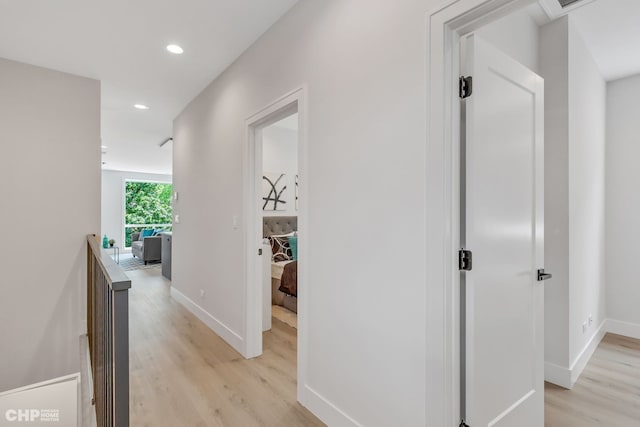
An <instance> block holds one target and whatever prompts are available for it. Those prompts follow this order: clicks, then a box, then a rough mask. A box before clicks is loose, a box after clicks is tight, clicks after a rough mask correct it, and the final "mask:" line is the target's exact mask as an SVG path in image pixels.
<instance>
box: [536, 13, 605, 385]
mask: <svg viewBox="0 0 640 427" xmlns="http://www.w3.org/2000/svg"><path fill="white" fill-rule="evenodd" d="M540 68H541V75H542V76H543V77H544V78H545V97H546V99H545V122H546V123H545V227H546V233H545V261H546V268H547V270H548V271H549V272H551V273H553V274H554V278H553V279H552V280H550V281H548V282H546V283H545V285H544V286H545V361H546V362H547V365H546V369H547V372H546V373H547V380H548V381H552V382H557V383H559V384H560V385H563V386H569V385H571V384H570V383H571V382H572V381H574V380H575V379H576V378H577V375H578V374H579V372H580V370H581V369H582V367H583V366H582V364H583V362H584V363H586V360H588V357H589V355H590V354H589V349H592V348H591V347H589V344H597V342H596V341H597V339H595V340H594V338H597V337H598V336H599V335H597V334H598V332H600V331H599V328H600V326H601V325H602V322H603V321H604V319H605V280H604V272H605V270H604V261H605V254H604V213H605V193H604V182H605V163H604V155H605V120H606V117H605V110H606V108H605V104H606V85H605V82H604V79H603V78H602V76H601V75H600V72H599V70H598V67H597V66H596V64H595V62H594V60H593V58H592V56H591V53H590V52H589V50H588V48H587V46H586V45H585V43H584V41H583V39H582V36H581V35H580V32H579V30H578V28H576V26H575V24H574V23H573V21H572V20H571V17H564V18H561V19H559V20H557V21H555V22H552V23H550V24H547V25H546V26H544V27H543V28H542V29H541V38H540ZM590 315H591V316H592V318H593V322H592V323H591V324H588V326H587V330H586V331H584V332H583V327H582V324H583V322H585V321H587V320H588V317H589V316H590ZM592 340H594V341H592ZM549 368H552V369H551V371H552V372H551V374H550V372H549ZM553 371H556V372H555V374H553ZM558 372H559V373H561V374H564V375H565V377H564V380H563V379H558V378H557V377H555V378H554V375H558Z"/></svg>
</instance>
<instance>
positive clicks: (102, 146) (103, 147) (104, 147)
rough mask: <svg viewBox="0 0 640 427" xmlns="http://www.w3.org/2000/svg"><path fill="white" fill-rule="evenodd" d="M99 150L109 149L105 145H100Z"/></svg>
mask: <svg viewBox="0 0 640 427" xmlns="http://www.w3.org/2000/svg"><path fill="white" fill-rule="evenodd" d="M100 148H102V149H103V150H106V149H107V148H109V147H107V146H106V145H101V146H100Z"/></svg>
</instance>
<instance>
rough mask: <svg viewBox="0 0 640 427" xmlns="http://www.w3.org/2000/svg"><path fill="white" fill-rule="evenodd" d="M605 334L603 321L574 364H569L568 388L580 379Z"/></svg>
mask: <svg viewBox="0 0 640 427" xmlns="http://www.w3.org/2000/svg"><path fill="white" fill-rule="evenodd" d="M606 333H607V331H606V330H605V321H603V322H602V323H601V324H600V326H599V327H598V330H596V332H595V333H594V334H593V336H592V337H591V339H590V340H589V342H588V343H587V345H586V346H584V348H583V349H582V351H581V352H580V354H579V355H578V357H576V360H574V362H573V363H572V364H571V368H569V370H570V371H571V387H569V388H573V386H574V384H575V383H576V381H578V378H580V375H581V374H582V371H584V368H585V367H586V366H587V363H589V359H591V356H593V352H595V351H596V349H597V348H598V345H599V344H600V341H602V338H604V335H605V334H606Z"/></svg>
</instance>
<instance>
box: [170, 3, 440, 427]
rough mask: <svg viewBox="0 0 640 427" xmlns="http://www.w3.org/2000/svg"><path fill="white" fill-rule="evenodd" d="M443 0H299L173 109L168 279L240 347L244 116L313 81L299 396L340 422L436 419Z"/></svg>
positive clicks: (411, 422) (380, 423)
mask: <svg viewBox="0 0 640 427" xmlns="http://www.w3.org/2000/svg"><path fill="white" fill-rule="evenodd" d="M437 3H439V2H437V1H435V0H421V1H416V0H400V1H394V2H389V1H387V0H373V1H371V0H366V1H365V0H347V1H345V0H328V1H321V2H318V1H314V0H302V1H300V2H299V3H298V4H297V6H295V7H294V8H293V9H292V10H291V11H290V12H289V13H288V14H287V15H286V16H285V17H284V18H283V19H282V20H281V21H280V22H278V23H277V24H276V25H275V26H274V27H272V28H271V29H270V30H269V31H268V32H267V33H266V34H265V35H264V36H263V37H262V38H261V39H260V40H258V41H257V42H256V43H255V44H254V45H253V46H252V47H251V48H249V49H248V50H247V51H246V52H245V53H244V54H243V55H242V56H241V57H240V58H239V59H238V60H237V61H236V62H235V63H234V64H233V65H231V67H229V69H227V70H226V71H225V72H224V73H223V74H222V75H221V76H220V77H219V78H217V79H216V80H215V81H213V82H212V83H211V85H209V87H207V88H206V89H205V90H204V91H203V92H202V93H201V94H200V95H199V96H198V97H196V98H195V99H194V100H193V101H192V102H191V103H190V104H189V106H187V108H186V109H185V110H184V111H183V113H182V114H181V115H180V116H179V117H177V119H176V120H175V122H174V138H175V139H174V186H175V190H176V191H179V192H180V195H181V196H180V199H179V200H178V201H177V202H176V204H175V213H176V214H179V215H180V223H179V224H175V226H174V233H173V256H174V258H173V260H174V264H173V272H172V273H173V277H172V278H173V280H172V286H173V288H174V289H175V290H177V291H178V292H180V293H182V294H183V295H185V296H186V297H188V298H189V299H190V300H191V301H193V302H194V303H195V304H197V305H198V306H199V307H200V308H201V309H202V310H203V312H205V313H206V315H207V316H210V319H211V321H212V322H218V325H219V328H220V329H221V330H224V331H225V333H226V334H228V335H233V341H234V342H235V343H236V345H237V346H240V345H241V343H242V339H243V337H244V336H245V325H244V320H243V310H244V283H243V276H244V273H243V268H244V267H243V255H244V248H243V227H244V224H240V225H241V226H240V228H239V229H237V230H236V229H234V227H233V217H234V216H236V215H237V216H238V217H239V218H242V213H243V187H242V164H243V145H242V144H243V139H242V135H243V123H244V121H245V120H246V119H247V118H248V117H249V116H251V115H252V114H254V113H256V112H257V111H259V110H260V109H262V108H263V107H265V106H267V105H268V104H270V103H271V102H273V101H274V100H275V99H277V98H279V97H280V96H282V95H283V94H285V93H288V92H290V91H291V90H294V89H296V88H298V87H299V86H300V85H302V84H304V85H307V88H308V111H309V117H308V125H309V127H308V132H309V134H308V141H309V153H308V159H309V164H308V170H307V173H308V182H307V184H308V188H309V194H308V203H309V208H310V210H309V217H308V230H307V231H308V233H307V235H305V236H300V239H307V240H308V242H309V258H308V259H306V260H304V261H302V260H301V263H302V262H305V263H306V264H305V267H306V268H307V271H308V274H309V283H308V284H307V289H308V294H307V295H306V298H308V299H309V301H310V304H309V311H308V313H306V315H307V318H308V324H309V328H308V329H307V330H306V332H307V334H308V355H307V359H306V360H305V363H306V364H307V367H308V368H307V371H308V372H307V383H306V384H305V388H304V396H303V400H302V401H303V404H305V405H308V406H309V407H310V408H312V409H313V411H314V413H316V414H317V415H319V416H320V417H321V418H323V420H324V421H325V422H328V423H329V424H331V425H357V424H360V425H367V426H387V425H425V424H428V422H427V416H428V414H427V413H426V410H425V404H426V402H427V396H426V388H427V380H426V366H427V362H425V361H427V360H428V359H429V357H428V356H427V343H426V338H425V337H426V286H428V284H427V285H426V286H425V283H426V272H425V268H424V260H425V257H426V247H425V246H426V244H425V242H426V235H425V216H426V207H425V193H426V178H425V177H426V166H425V164H426V157H425V155H426V148H425V147H426V140H427V138H426V123H425V117H426V109H425V96H424V94H425V92H426V79H425V54H426V52H427V45H426V37H425V35H426V26H425V14H426V13H427V11H428V10H430V9H432V8H433V7H434V6H435V5H436V4H437ZM354 23H357V25H354ZM399 47H401V48H399ZM301 196H302V195H301ZM399 242H401V245H399ZM201 289H202V290H203V291H204V297H201V296H200V295H201V294H200V290H201ZM213 319H215V320H213ZM434 365H435V362H434ZM430 415H431V414H430ZM432 416H433V415H432ZM435 424H438V423H437V422H436V423H435Z"/></svg>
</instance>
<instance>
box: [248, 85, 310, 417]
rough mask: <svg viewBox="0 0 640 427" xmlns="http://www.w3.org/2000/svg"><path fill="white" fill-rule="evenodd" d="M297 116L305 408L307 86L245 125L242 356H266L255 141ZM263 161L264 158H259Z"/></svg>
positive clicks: (301, 383)
mask: <svg viewBox="0 0 640 427" xmlns="http://www.w3.org/2000/svg"><path fill="white" fill-rule="evenodd" d="M294 111H297V113H298V177H299V181H298V186H299V190H300V195H299V199H298V208H299V209H298V235H299V236H300V237H301V238H300V240H299V243H298V254H299V259H300V261H299V263H298V329H297V331H298V376H297V378H298V381H297V383H298V388H297V398H298V401H300V402H301V403H302V404H303V405H305V406H306V404H305V401H304V396H305V393H304V385H305V384H306V378H307V375H306V372H307V348H308V344H307V330H308V324H307V316H306V313H307V312H308V311H307V307H308V305H307V299H306V297H305V295H306V284H307V283H308V275H307V268H306V263H305V262H304V260H305V259H308V258H307V253H308V249H307V248H308V242H309V239H310V236H309V233H308V231H307V230H308V228H307V223H308V212H309V209H308V194H309V193H308V174H307V165H308V161H307V159H308V130H307V87H306V85H301V86H299V87H298V88H297V89H295V90H292V91H291V92H289V93H287V94H285V95H283V96H281V97H280V98H278V99H276V100H274V101H273V102H271V103H269V104H268V105H267V106H266V107H264V108H262V109H261V110H260V111H258V112H256V113H255V114H253V115H251V116H249V117H248V118H247V119H246V120H245V124H244V133H243V139H244V141H243V181H244V188H243V190H244V212H243V218H244V223H245V224H246V226H245V227H244V244H245V257H244V268H243V272H244V276H245V277H244V300H245V304H244V316H243V318H244V331H245V343H244V344H245V347H244V349H243V352H242V354H243V355H244V356H245V357H247V358H249V357H256V356H259V355H260V354H262V292H263V290H262V286H260V285H261V280H259V279H261V277H262V274H261V272H262V262H261V261H260V259H259V258H258V256H257V251H258V249H259V248H260V247H261V245H262V217H261V216H259V215H258V212H259V209H258V207H259V205H258V199H257V198H256V197H255V195H256V194H258V193H257V189H258V188H260V187H259V185H261V184H260V183H261V179H262V177H261V176H259V177H258V176H256V175H257V174H256V170H258V169H261V167H262V164H261V163H260V164H259V165H257V164H256V163H257V159H258V158H259V157H258V154H260V153H259V150H261V144H259V142H260V141H259V140H258V139H257V138H259V137H260V132H258V131H259V130H260V129H261V128H262V127H264V126H267V125H269V124H271V123H274V122H276V121H277V120H279V119H281V118H284V117H286V116H288V115H290V114H292V113H293V112H294ZM260 158H261V156H260Z"/></svg>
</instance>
